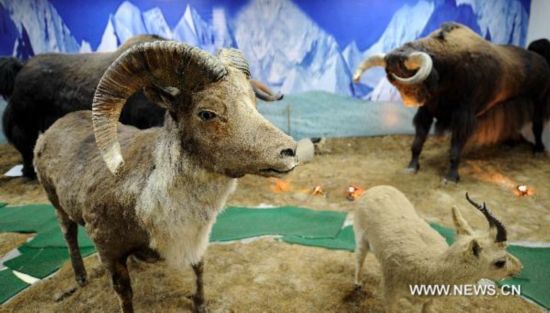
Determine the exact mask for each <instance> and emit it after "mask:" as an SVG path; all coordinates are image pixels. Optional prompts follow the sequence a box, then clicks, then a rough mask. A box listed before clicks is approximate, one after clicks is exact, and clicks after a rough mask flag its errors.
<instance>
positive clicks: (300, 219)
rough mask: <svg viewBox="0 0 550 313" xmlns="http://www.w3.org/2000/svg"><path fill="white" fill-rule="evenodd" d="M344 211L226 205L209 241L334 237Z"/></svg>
mask: <svg viewBox="0 0 550 313" xmlns="http://www.w3.org/2000/svg"><path fill="white" fill-rule="evenodd" d="M345 219H346V214H345V213H342V212H334V211H314V210H310V209H304V208H297V207H278V208H268V209H250V208H237V207H230V208H227V209H225V210H224V211H223V212H222V213H221V214H220V215H219V216H218V219H217V221H216V224H214V227H213V229H212V234H211V235H210V241H230V240H240V239H244V238H251V237H258V236H265V235H300V236H302V237H306V238H333V237H335V236H336V235H337V234H338V232H339V231H340V228H341V227H342V224H343V223H344V220H345Z"/></svg>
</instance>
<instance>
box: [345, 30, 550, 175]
mask: <svg viewBox="0 0 550 313" xmlns="http://www.w3.org/2000/svg"><path fill="white" fill-rule="evenodd" d="M372 66H384V67H385V69H386V73H387V78H388V80H389V81H390V82H391V83H392V84H393V85H394V86H395V87H396V88H397V89H398V91H399V92H400V94H401V97H402V98H403V101H404V103H405V104H407V105H415V106H420V107H419V109H418V112H417V113H416V115H415V117H414V120H413V123H414V126H415V129H416V136H415V139H414V142H413V144H412V148H411V152H412V158H411V161H410V163H409V165H408V167H407V170H408V171H411V172H416V171H418V169H419V168H420V165H419V157H420V153H421V151H422V147H423V145H424V142H425V140H426V137H427V135H428V133H429V131H430V128H431V125H432V122H433V120H434V119H435V120H436V121H437V122H436V124H435V128H436V132H443V131H445V130H450V131H451V149H450V170H449V172H448V174H447V175H446V176H445V180H446V181H453V182H457V181H458V180H459V175H458V167H459V162H460V156H461V153H462V150H463V148H464V146H465V145H466V144H473V145H482V144H492V143H497V142H500V141H504V140H507V139H513V138H514V137H516V136H519V131H520V130H521V128H522V126H524V125H525V124H527V123H529V122H532V123H533V128H532V130H533V133H534V136H535V145H534V148H533V149H534V152H536V153H542V152H544V145H543V143H542V139H541V134H542V130H543V125H544V122H545V120H548V119H549V118H550V66H549V64H548V63H547V62H546V61H545V60H544V58H542V57H541V56H540V55H538V54H536V53H533V52H531V51H528V50H525V49H522V48H519V47H515V46H509V45H496V44H492V43H490V42H488V41H486V40H485V39H483V38H481V37H480V36H478V35H477V34H476V33H475V32H473V31H472V30H470V29H469V28H467V27H466V26H463V25H460V24H455V23H446V24H443V25H442V27H441V28H440V29H438V30H436V31H434V32H433V33H432V34H430V35H429V36H428V37H425V38H421V39H419V40H416V41H412V42H409V43H407V44H405V45H403V46H402V47H400V48H397V49H395V50H393V51H392V52H390V53H388V54H387V55H385V56H381V55H377V56H371V57H370V58H367V59H366V60H365V61H364V62H363V63H362V64H361V65H360V66H359V68H358V69H357V71H356V73H355V75H354V80H355V81H356V82H357V81H358V80H359V79H360V75H361V73H362V72H363V71H364V70H366V69H367V68H369V67H372Z"/></svg>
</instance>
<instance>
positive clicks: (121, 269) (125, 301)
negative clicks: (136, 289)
mask: <svg viewBox="0 0 550 313" xmlns="http://www.w3.org/2000/svg"><path fill="white" fill-rule="evenodd" d="M100 256H101V253H100ZM101 260H102V262H103V263H104V264H105V267H106V268H107V270H108V271H109V273H110V274H111V281H112V283H113V289H114V290H115V291H116V293H117V296H118V300H119V301H120V307H121V308H122V312H123V313H133V312H134V307H133V305H132V297H133V292H132V285H131V282H130V273H129V272H128V267H127V265H126V257H122V258H120V259H118V260H110V259H105V258H104V257H101Z"/></svg>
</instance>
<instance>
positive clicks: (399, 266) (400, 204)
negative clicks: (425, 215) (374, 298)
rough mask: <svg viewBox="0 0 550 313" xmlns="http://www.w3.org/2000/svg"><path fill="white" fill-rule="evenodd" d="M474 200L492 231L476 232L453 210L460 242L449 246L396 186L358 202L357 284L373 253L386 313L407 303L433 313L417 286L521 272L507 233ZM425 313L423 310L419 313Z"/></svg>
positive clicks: (497, 277)
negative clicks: (413, 289) (415, 290)
mask: <svg viewBox="0 0 550 313" xmlns="http://www.w3.org/2000/svg"><path fill="white" fill-rule="evenodd" d="M466 197H467V199H468V201H469V202H470V203H471V204H472V205H474V206H475V207H476V208H477V209H478V210H480V211H481V212H482V213H483V215H485V218H486V219H487V221H488V222H489V229H488V231H474V230H473V229H472V228H471V227H470V225H469V224H468V222H466V220H465V219H464V218H463V217H462V215H461V213H460V211H459V210H458V208H456V207H454V208H453V211H452V212H453V221H454V224H455V227H456V233H457V237H456V240H455V242H454V243H453V244H452V245H451V246H449V245H448V244H447V242H446V241H445V239H444V238H443V237H442V236H441V235H440V234H439V233H438V232H437V231H435V230H434V229H433V228H432V227H430V225H428V223H426V221H424V220H423V219H422V218H420V217H419V216H418V214H417V213H416V210H415V209H414V207H413V205H412V203H411V202H410V201H409V200H408V199H407V197H405V195H404V194H403V193H401V192H400V191H399V190H397V189H396V188H394V187H391V186H377V187H373V188H371V189H369V190H367V191H366V192H365V194H364V195H363V197H362V198H361V199H360V200H359V202H358V208H357V211H356V212H355V217H354V221H353V229H354V232H355V242H356V247H357V248H356V250H355V256H356V266H355V284H356V289H357V290H358V291H360V290H361V285H360V277H361V271H362V268H363V263H364V261H365V257H366V255H367V252H368V251H372V253H374V255H375V256H376V258H377V259H378V261H379V262H380V265H381V267H382V274H383V285H384V297H385V304H386V312H388V313H396V312H404V310H402V309H400V308H399V305H400V304H401V303H400V301H399V300H400V299H402V298H405V299H407V300H409V302H411V304H412V305H414V306H417V307H420V308H421V309H422V310H421V312H432V309H431V304H432V299H431V298H429V297H425V296H418V295H416V296H413V295H411V291H410V289H409V288H410V286H411V285H420V284H422V285H436V284H437V285H453V284H454V285H456V284H475V283H476V282H477V281H479V280H480V279H481V278H489V279H493V280H500V279H503V278H506V277H510V276H512V275H514V274H517V273H519V271H520V270H521V268H522V265H521V263H520V261H519V260H518V259H517V258H516V257H514V256H513V255H511V254H509V253H507V252H506V229H505V228H504V226H503V225H502V224H501V223H500V221H499V220H497V219H496V218H495V217H494V216H493V215H492V213H491V212H490V211H489V210H488V209H487V207H486V206H485V203H484V204H483V206H481V205H479V204H477V203H475V202H473V200H471V199H470V198H469V197H468V194H466ZM416 312H420V310H418V311H416Z"/></svg>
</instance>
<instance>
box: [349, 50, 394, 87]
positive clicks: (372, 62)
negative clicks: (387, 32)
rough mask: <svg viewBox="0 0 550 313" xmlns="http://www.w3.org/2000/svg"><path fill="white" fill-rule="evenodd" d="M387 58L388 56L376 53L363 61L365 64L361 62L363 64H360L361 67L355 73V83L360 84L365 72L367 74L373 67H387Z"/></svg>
mask: <svg viewBox="0 0 550 313" xmlns="http://www.w3.org/2000/svg"><path fill="white" fill-rule="evenodd" d="M385 56H386V55H385V54H384V53H376V54H373V55H371V56H369V57H368V58H366V59H365V60H363V62H361V64H359V66H358V67H357V69H356V70H355V73H353V81H354V82H355V83H359V81H360V80H361V75H363V72H365V71H366V70H368V69H369V68H371V67H375V66H382V67H386V60H385V59H384V57H385Z"/></svg>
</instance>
